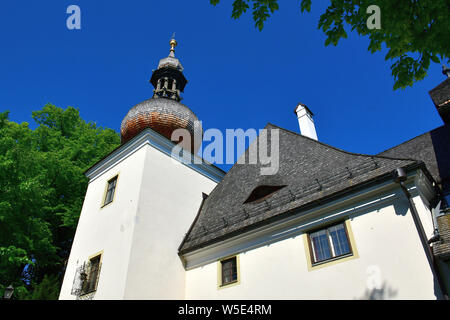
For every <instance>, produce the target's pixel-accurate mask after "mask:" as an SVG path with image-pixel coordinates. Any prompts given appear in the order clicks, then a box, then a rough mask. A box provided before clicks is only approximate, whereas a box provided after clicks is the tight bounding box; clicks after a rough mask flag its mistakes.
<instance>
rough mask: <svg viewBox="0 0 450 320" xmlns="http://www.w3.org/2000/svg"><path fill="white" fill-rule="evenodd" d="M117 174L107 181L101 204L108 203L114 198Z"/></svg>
mask: <svg viewBox="0 0 450 320" xmlns="http://www.w3.org/2000/svg"><path fill="white" fill-rule="evenodd" d="M116 185H117V176H115V177H114V178H112V179H111V180H109V181H108V186H107V189H106V195H105V201H104V202H103V206H106V205H107V204H110V203H111V202H113V200H114V193H115V192H116Z"/></svg>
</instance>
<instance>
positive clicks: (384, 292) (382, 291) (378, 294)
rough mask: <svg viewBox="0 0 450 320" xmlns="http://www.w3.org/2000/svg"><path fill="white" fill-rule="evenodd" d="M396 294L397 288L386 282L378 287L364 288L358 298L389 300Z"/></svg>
mask: <svg viewBox="0 0 450 320" xmlns="http://www.w3.org/2000/svg"><path fill="white" fill-rule="evenodd" d="M396 296H397V290H395V289H392V288H390V287H389V286H388V285H387V284H386V282H383V285H382V286H381V287H380V288H373V289H371V290H369V289H366V292H364V295H363V296H362V297H360V298H357V299H359V300H390V299H394V298H395V297H396Z"/></svg>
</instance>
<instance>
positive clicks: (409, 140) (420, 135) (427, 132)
mask: <svg viewBox="0 0 450 320" xmlns="http://www.w3.org/2000/svg"><path fill="white" fill-rule="evenodd" d="M445 126H446V124H443V125H442V126H439V127H437V128H434V129H432V130H429V131H426V132H424V133H422V134H419V135H418V136H415V137H413V138H411V139H408V140H406V141H403V142H402V143H400V144H398V145H396V146H393V147H390V148H389V149H386V150H384V151H381V152H380V153H378V154H381V153H385V152H388V151H390V150H392V149H395V148H397V147H399V146H401V145H403V144H406V143H408V142H411V141H412V140H414V139H417V138H419V137H422V136H424V135H426V134H429V133H431V132H433V131H436V130H438V129H441V128H442V127H445Z"/></svg>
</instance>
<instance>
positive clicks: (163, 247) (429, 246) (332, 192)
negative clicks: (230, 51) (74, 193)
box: [60, 40, 450, 300]
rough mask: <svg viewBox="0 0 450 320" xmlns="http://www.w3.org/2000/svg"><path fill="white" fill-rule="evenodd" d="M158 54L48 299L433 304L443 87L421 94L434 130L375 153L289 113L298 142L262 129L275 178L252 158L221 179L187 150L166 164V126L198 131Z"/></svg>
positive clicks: (444, 288)
mask: <svg viewBox="0 0 450 320" xmlns="http://www.w3.org/2000/svg"><path fill="white" fill-rule="evenodd" d="M171 46H172V48H171V51H170V55H169V56H168V57H167V58H164V59H162V60H161V61H160V62H159V65H158V69H157V70H155V71H154V72H153V75H152V78H151V80H150V82H151V83H152V84H153V86H154V87H155V89H154V94H153V97H152V98H151V99H149V100H146V101H144V102H142V103H140V104H138V105H136V106H135V107H133V108H132V109H131V110H130V111H129V112H128V114H127V115H126V117H125V118H124V120H123V122H122V126H121V137H122V144H121V145H120V146H119V147H118V148H117V149H115V150H114V151H112V152H111V153H110V154H108V155H106V156H105V157H104V158H103V159H102V160H100V161H99V162H98V163H96V164H95V165H94V166H92V167H91V168H90V169H89V170H87V171H86V173H85V174H86V176H87V177H88V179H89V184H88V188H87V191H86V197H85V199H84V204H83V207H82V211H81V214H80V218H79V222H78V227H77V230H76V234H75V237H74V240H73V245H72V249H71V252H70V257H69V259H68V263H67V267H66V272H65V276H64V281H63V285H62V288H61V292H60V299H64V300H76V299H95V300H97V299H100V300H104V299H108V300H109V299H114V300H116V299H119V300H122V299H138V300H142V299H171V300H172V299H189V300H197V299H235V300H240V299H252V300H256V299H260V300H264V299H445V298H446V296H447V292H448V289H449V283H450V262H449V259H450V245H449V243H450V239H449V237H450V227H449V226H450V219H449V217H450V211H449V209H448V205H449V204H450V203H448V202H449V201H448V195H449V192H448V191H449V190H450V188H449V177H450V176H449V172H450V168H449V163H450V151H449V146H448V138H450V125H449V124H448V110H449V104H450V103H449V101H450V90H449V88H450V78H449V79H447V80H445V81H444V82H443V85H442V84H441V85H440V86H441V87H437V88H436V89H435V90H437V91H436V92H433V91H432V92H430V94H431V96H432V99H433V101H434V102H435V104H436V107H437V108H438V111H439V112H440V114H441V116H442V118H443V119H444V122H445V124H444V125H443V126H442V127H439V128H437V129H435V130H433V131H431V132H429V133H426V134H424V135H422V136H419V137H416V138H414V139H412V140H410V141H408V142H405V143H404V144H401V145H399V146H397V147H394V148H392V149H389V150H387V151H385V152H383V153H382V154H378V155H364V154H355V153H350V152H346V151H343V150H340V149H337V148H334V147H332V146H329V145H326V144H324V143H322V142H320V141H318V140H317V134H316V130H315V127H314V122H313V119H312V116H313V114H312V112H311V111H310V110H309V109H308V107H306V106H305V105H303V104H299V105H298V106H297V107H296V108H295V114H296V116H297V118H298V121H299V125H300V131H299V132H291V131H288V130H285V129H283V128H279V127H277V126H276V125H273V124H270V123H269V124H267V126H266V129H267V130H268V131H271V132H276V133H277V135H278V138H279V143H278V151H279V168H278V171H277V172H276V173H275V174H272V175H262V174H261V170H260V169H261V167H263V166H264V164H262V163H261V161H258V162H257V163H256V164H254V163H253V164H251V163H245V162H246V161H238V163H236V164H235V165H234V166H233V167H232V168H231V169H230V170H229V171H228V172H227V173H225V172H224V171H222V170H221V169H219V168H218V167H216V166H214V165H213V164H210V163H208V162H206V161H201V159H199V158H198V157H197V156H193V155H192V154H195V153H196V151H197V150H198V145H194V146H193V147H192V148H190V149H189V148H188V147H186V148H185V149H184V150H185V153H186V154H187V153H189V151H191V152H192V154H191V153H189V155H190V156H191V157H197V158H196V159H197V160H200V161H194V162H192V163H186V162H183V161H181V160H180V159H177V158H174V157H172V156H171V153H172V149H173V147H174V146H175V145H176V144H177V142H180V141H175V142H173V141H171V136H172V133H173V132H174V131H175V130H177V129H186V130H188V132H190V133H191V134H192V137H194V136H195V134H196V133H198V132H199V131H200V132H201V128H199V127H198V122H197V120H198V119H197V117H196V116H195V114H194V113H193V112H192V111H191V110H190V109H189V108H188V107H187V106H185V105H183V104H182V103H180V100H181V92H183V90H184V87H185V85H186V83H187V80H186V79H185V77H184V75H183V67H182V65H181V63H180V61H179V60H178V59H177V58H176V57H175V55H174V51H175V50H174V48H175V46H176V41H175V40H172V41H171ZM287 116H288V115H287ZM291 116H294V115H291ZM262 138H264V137H263V136H262V135H261V136H259V137H258V138H257V139H256V140H255V141H253V143H252V145H253V144H256V145H259V144H260V143H262V141H261V139H262ZM439 139H440V140H439ZM439 141H441V142H439ZM181 143H183V142H181ZM251 149H252V146H250V147H249V150H251ZM249 150H247V151H246V152H245V153H244V154H243V155H242V156H241V157H249V152H250V151H249ZM243 159H246V158H243ZM241 160H242V159H241Z"/></svg>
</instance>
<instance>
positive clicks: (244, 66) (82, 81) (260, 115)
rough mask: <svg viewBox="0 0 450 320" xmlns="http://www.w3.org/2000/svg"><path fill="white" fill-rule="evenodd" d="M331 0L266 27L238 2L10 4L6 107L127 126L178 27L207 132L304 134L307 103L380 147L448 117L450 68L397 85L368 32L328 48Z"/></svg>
mask: <svg viewBox="0 0 450 320" xmlns="http://www.w3.org/2000/svg"><path fill="white" fill-rule="evenodd" d="M319 2H320V4H319ZM327 2H328V1H317V2H316V1H315V2H314V3H313V7H312V12H311V13H304V14H301V13H300V9H299V3H300V1H282V2H281V4H280V10H279V11H277V12H276V13H275V15H274V16H273V17H272V18H271V19H270V20H269V22H268V23H267V24H266V26H265V28H264V30H263V31H262V32H259V31H258V30H257V29H255V27H254V23H253V21H252V19H251V14H250V13H247V14H246V15H244V16H243V17H241V19H239V20H233V19H232V18H231V17H230V16H231V1H227V0H222V2H221V3H220V4H219V5H218V6H216V7H214V6H211V5H210V4H209V0H196V1H185V0H172V1H153V0H132V1H104V0H95V1H92V0H89V1H87V0H72V1H61V0H59V1H48V0H42V1H31V0H30V1H22V0H17V1H2V2H1V4H0V111H4V110H10V111H11V113H10V118H11V119H12V120H14V121H17V122H24V121H26V122H32V119H31V112H32V111H33V110H38V109H40V108H41V107H42V106H43V105H45V104H46V103H52V104H55V105H57V106H59V107H63V108H65V107H67V106H74V107H77V108H79V110H80V113H81V116H82V118H83V119H85V120H86V121H93V122H96V123H97V124H98V125H101V126H105V127H109V128H112V129H114V130H116V131H119V128H120V123H121V121H122V119H123V117H124V116H125V115H126V113H127V112H128V110H129V109H130V108H131V107H133V106H134V105H136V104H137V103H139V102H141V101H143V100H145V99H148V98H150V97H151V95H152V89H153V88H152V86H151V85H150V84H149V83H148V80H149V79H150V76H151V72H152V70H153V69H155V68H156V67H157V64H158V61H159V59H161V58H163V57H166V56H167V55H168V53H169V44H168V43H169V39H170V36H171V35H172V33H173V32H176V38H177V40H178V44H179V45H178V47H177V50H176V56H177V57H178V58H179V59H180V60H181V62H182V64H183V66H184V68H185V76H186V78H187V79H188V80H189V83H188V84H187V86H186V88H185V93H184V100H183V103H184V104H186V105H187V106H189V107H190V108H191V109H192V110H193V111H194V112H195V113H196V114H197V116H198V117H199V118H200V120H202V121H203V126H204V128H205V129H208V128H218V129H220V130H223V132H225V129H226V128H230V129H233V128H243V129H248V128H255V129H259V128H263V127H264V126H265V125H266V124H267V123H268V122H271V123H273V124H275V125H278V126H281V127H284V128H286V129H289V130H292V131H296V132H299V128H298V122H297V119H296V117H295V115H294V113H293V110H294V107H295V106H296V104H297V103H298V102H302V103H304V104H306V105H307V106H308V107H309V108H310V109H311V110H312V111H313V112H314V114H315V123H316V130H317V134H318V137H319V140H320V141H322V142H324V143H327V144H330V145H333V146H335V147H338V148H341V149H344V150H347V151H351V152H357V153H367V154H376V153H378V152H381V151H383V150H385V149H387V148H390V147H392V146H395V145H396V144H399V143H401V142H404V141H406V140H408V139H411V138H413V137H415V136H417V135H420V134H422V133H424V132H426V131H429V130H432V129H434V128H436V127H438V126H440V125H442V124H443V123H442V120H441V119H440V117H439V115H438V113H437V111H436V110H435V108H434V106H433V103H432V101H431V98H430V97H429V95H428V91H429V90H431V89H432V88H434V87H435V86H436V85H438V84H439V83H440V82H442V81H443V80H444V76H443V75H442V74H441V66H440V65H438V64H434V63H432V65H431V67H430V70H429V75H428V77H427V78H426V79H425V80H423V81H421V82H419V83H416V84H415V85H414V87H412V88H408V89H405V90H397V91H393V89H392V87H393V83H394V80H393V78H392V76H391V71H390V68H389V67H390V62H389V61H388V62H386V61H385V60H384V55H385V52H378V53H376V54H370V53H369V52H368V51H367V46H368V43H369V42H368V39H367V38H362V37H359V36H357V35H356V34H350V35H349V38H348V39H344V40H343V41H341V42H340V44H339V45H338V46H337V47H334V46H329V47H325V46H324V41H325V36H324V34H323V33H322V31H320V30H318V29H317V22H318V19H319V16H320V14H321V13H322V12H323V11H324V9H325V7H326V4H327ZM71 4H76V5H78V6H79V7H80V8H81V13H82V20H81V26H82V29H81V30H77V31H71V30H68V29H67V28H66V19H67V17H68V15H67V14H66V9H67V7H68V6H69V5H71ZM220 167H222V168H223V169H225V170H226V169H228V168H229V167H230V166H227V165H223V166H220Z"/></svg>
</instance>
